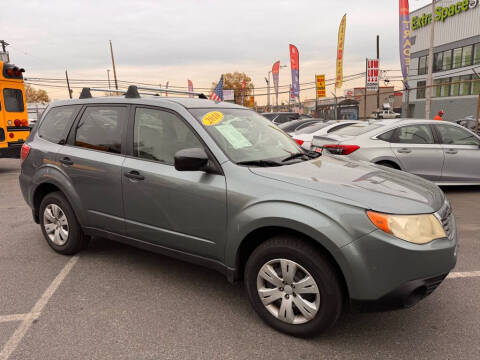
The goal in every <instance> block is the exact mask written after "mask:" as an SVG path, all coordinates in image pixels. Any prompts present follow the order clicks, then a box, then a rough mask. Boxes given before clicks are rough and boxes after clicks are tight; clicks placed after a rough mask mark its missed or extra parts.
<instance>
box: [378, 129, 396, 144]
mask: <svg viewBox="0 0 480 360" xmlns="http://www.w3.org/2000/svg"><path fill="white" fill-rule="evenodd" d="M394 132H395V130H390V131H387V132H386V133H383V134H382V135H378V136H377V139H380V140H383V141H387V142H392V138H393V133H394Z"/></svg>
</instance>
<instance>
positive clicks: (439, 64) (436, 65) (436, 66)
mask: <svg viewBox="0 0 480 360" xmlns="http://www.w3.org/2000/svg"><path fill="white" fill-rule="evenodd" d="M442 70H443V52H439V53H436V54H435V55H434V56H433V71H434V72H438V71H442Z"/></svg>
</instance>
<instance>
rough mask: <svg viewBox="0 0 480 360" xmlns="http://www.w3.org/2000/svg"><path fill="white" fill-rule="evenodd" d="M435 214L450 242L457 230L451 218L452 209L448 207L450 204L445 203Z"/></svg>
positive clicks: (453, 219)
mask: <svg viewBox="0 0 480 360" xmlns="http://www.w3.org/2000/svg"><path fill="white" fill-rule="evenodd" d="M436 214H437V218H438V219H439V220H440V222H441V223H442V226H443V229H444V230H445V233H446V234H447V237H448V238H449V239H450V240H454V239H455V235H456V231H457V229H456V224H455V218H454V216H453V213H452V207H451V206H450V203H449V202H448V201H445V203H444V204H443V206H442V207H441V208H440V210H438V211H437V213H436Z"/></svg>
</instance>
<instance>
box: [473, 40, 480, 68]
mask: <svg viewBox="0 0 480 360" xmlns="http://www.w3.org/2000/svg"><path fill="white" fill-rule="evenodd" d="M473 62H474V64H480V43H478V44H475V51H474V55H473Z"/></svg>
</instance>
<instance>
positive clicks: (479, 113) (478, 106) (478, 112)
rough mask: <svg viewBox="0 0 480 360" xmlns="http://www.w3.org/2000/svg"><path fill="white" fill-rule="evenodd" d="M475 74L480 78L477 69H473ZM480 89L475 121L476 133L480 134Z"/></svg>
mask: <svg viewBox="0 0 480 360" xmlns="http://www.w3.org/2000/svg"><path fill="white" fill-rule="evenodd" d="M472 70H473V72H474V73H475V75H476V76H477V78H478V79H480V75H478V73H477V72H476V71H475V69H472ZM479 118H480V91H479V92H478V100H477V118H476V121H475V134H478V125H479V124H478V122H479V121H480V119H479Z"/></svg>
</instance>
